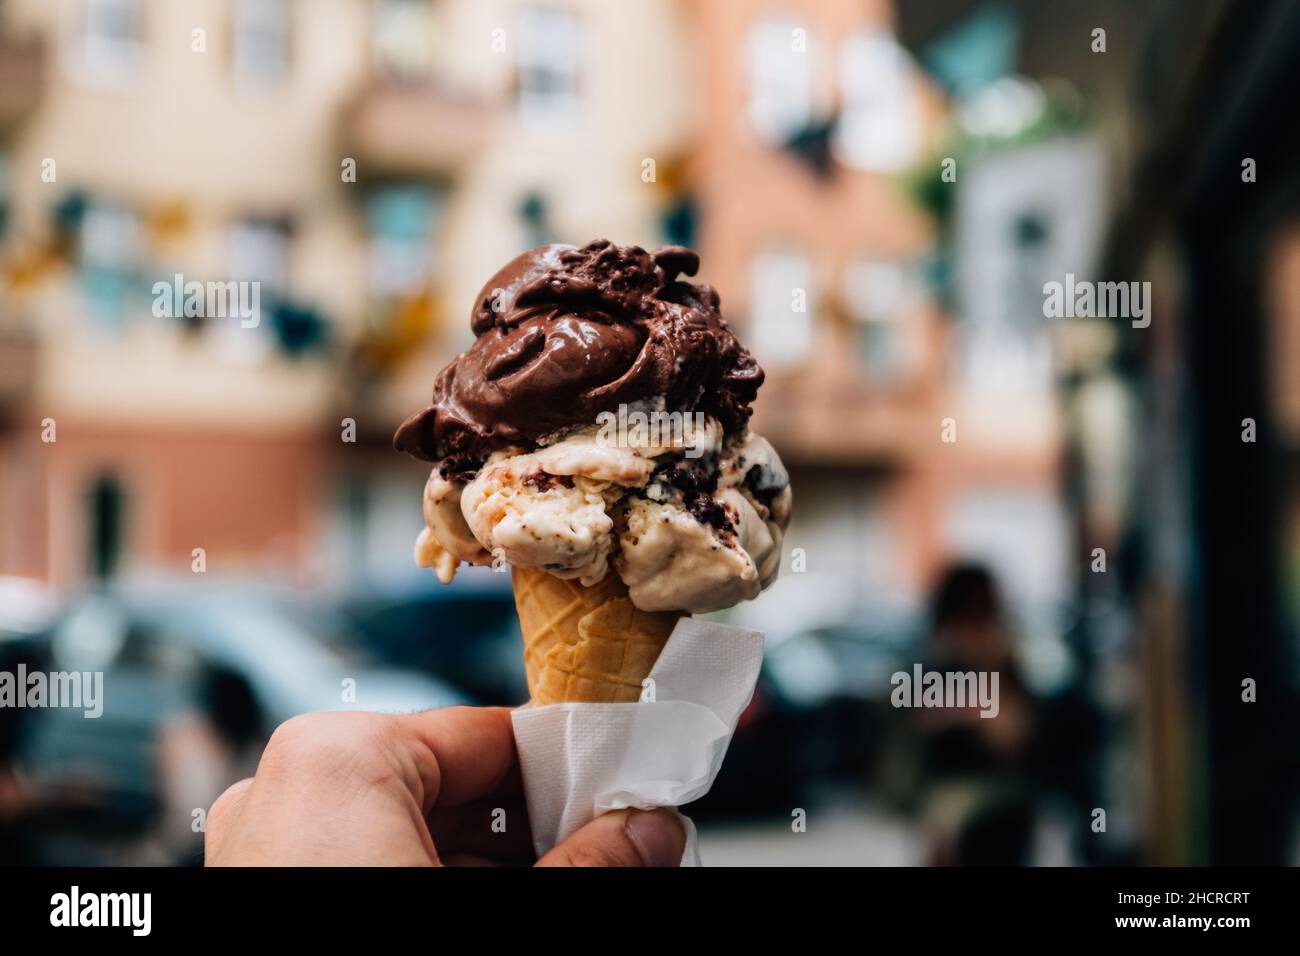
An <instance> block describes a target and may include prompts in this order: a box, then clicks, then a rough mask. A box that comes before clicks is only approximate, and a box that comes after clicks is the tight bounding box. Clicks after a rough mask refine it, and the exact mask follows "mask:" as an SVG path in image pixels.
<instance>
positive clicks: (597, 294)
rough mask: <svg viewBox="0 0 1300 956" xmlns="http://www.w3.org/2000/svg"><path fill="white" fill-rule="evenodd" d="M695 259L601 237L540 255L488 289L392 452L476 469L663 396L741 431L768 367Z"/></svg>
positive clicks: (669, 405)
mask: <svg viewBox="0 0 1300 956" xmlns="http://www.w3.org/2000/svg"><path fill="white" fill-rule="evenodd" d="M698 268H699V257H698V256H697V255H696V254H695V253H694V252H692V251H690V250H689V249H685V248H682V247H680V246H666V247H664V248H661V249H658V250H656V251H655V252H653V253H648V252H646V251H645V250H644V249H641V248H640V247H639V246H616V245H614V244H612V243H611V242H609V241H608V240H606V239H598V240H596V241H594V242H589V243H588V244H587V245H585V246H583V247H581V248H575V247H573V246H565V245H550V246H540V247H538V248H536V249H531V250H529V251H528V252H525V253H524V254H523V255H521V256H519V257H517V258H516V259H514V260H513V261H511V262H510V263H508V264H507V265H506V266H505V267H504V268H503V269H501V271H500V272H498V273H497V274H496V275H495V276H493V277H492V278H491V279H490V280H488V282H487V284H486V285H485V286H484V287H483V289H482V291H481V292H480V293H479V296H478V301H477V302H476V304H475V307H474V311H473V313H472V315H471V317H470V327H471V329H472V330H473V332H474V334H475V336H476V339H475V341H474V344H473V345H472V346H470V348H469V349H468V350H467V351H466V352H464V353H463V354H462V355H460V356H459V357H458V358H456V359H455V360H454V361H453V362H452V363H451V364H450V365H448V366H447V367H446V368H445V369H443V371H442V373H441V374H440V375H439V376H438V378H437V380H436V382H435V384H434V388H433V403H432V404H431V405H429V406H428V407H427V408H425V409H424V410H423V411H420V412H417V413H416V414H414V415H412V416H411V417H410V418H408V419H407V420H406V421H405V422H403V423H402V426H401V427H400V428H399V429H398V430H397V434H396V435H395V436H394V439H393V445H394V446H395V447H396V448H397V449H398V450H399V451H404V452H406V453H407V454H409V455H413V456H415V457H416V458H422V459H424V460H426V461H438V460H441V459H444V458H449V457H450V458H454V459H458V460H461V459H468V460H469V461H470V462H476V461H481V460H482V459H484V458H485V457H486V456H487V455H488V454H490V453H491V452H492V451H495V450H497V449H500V448H503V447H506V446H512V445H514V446H523V447H524V448H533V447H535V446H536V445H537V444H538V443H539V442H542V441H543V440H544V439H550V438H552V437H554V436H557V435H559V434H561V433H563V432H565V431H567V430H569V429H572V428H575V427H580V426H589V425H592V424H593V423H595V422H596V419H597V416H598V415H599V414H600V413H601V412H604V411H616V410H617V408H618V406H619V405H620V404H624V403H626V404H629V405H630V404H632V403H635V402H640V401H653V400H656V399H659V398H662V399H663V401H664V405H663V408H664V409H665V410H666V411H680V412H703V413H704V414H706V415H709V416H711V417H713V418H716V419H717V420H718V421H719V422H720V423H721V424H722V427H723V428H724V429H725V430H726V431H727V432H729V433H730V432H736V431H739V430H741V429H743V428H744V427H745V425H746V424H747V422H748V421H749V415H750V403H751V402H752V401H753V400H754V396H755V394H756V393H757V391H758V387H759V386H760V385H761V384H762V382H763V370H762V369H761V368H759V366H758V364H757V363H756V362H755V361H754V359H753V357H752V356H751V355H750V354H749V352H747V351H746V350H745V348H744V347H743V346H741V344H740V343H739V342H738V341H737V340H736V337H735V336H734V335H733V334H732V332H731V329H730V328H729V327H728V326H727V323H726V320H724V319H723V318H722V316H721V314H720V312H719V307H718V295H717V293H716V292H715V291H714V290H713V289H712V288H711V287H710V286H707V285H702V284H701V285H694V284H692V283H689V282H685V281H679V280H678V276H679V274H682V273H684V274H686V275H688V276H690V275H694V274H695V272H696V270H697V269H698Z"/></svg>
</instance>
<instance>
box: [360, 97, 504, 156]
mask: <svg viewBox="0 0 1300 956" xmlns="http://www.w3.org/2000/svg"><path fill="white" fill-rule="evenodd" d="M487 126H488V113H487V111H486V109H485V108H484V107H483V106H482V105H481V104H479V103H475V102H472V101H470V100H467V99H461V98H458V97H456V96H453V95H450V94H448V93H447V92H445V91H443V90H441V89H440V88H439V87H438V86H437V85H435V84H433V83H418V84H411V83H401V82H397V81H394V80H385V79H379V80H376V81H374V82H373V83H372V84H371V85H370V86H368V87H367V88H366V89H365V90H363V92H362V93H361V94H360V95H359V96H358V97H357V98H356V99H355V100H354V101H353V102H352V104H351V105H350V106H349V107H348V109H347V110H346V111H345V113H344V117H343V142H344V145H345V147H346V148H347V149H348V150H349V154H350V155H352V156H354V157H355V158H356V160H357V162H358V163H359V164H360V165H361V166H362V167H363V168H370V169H374V170H378V171H380V172H383V173H386V174H390V175H411V176H430V175H435V176H436V175H442V174H446V173H450V172H452V171H454V170H456V169H458V168H459V167H461V166H463V165H465V164H466V163H467V162H469V161H470V160H471V159H472V158H473V156H474V155H475V153H476V152H477V150H478V149H479V147H480V146H481V145H482V143H483V141H484V139H485V137H486V135H487Z"/></svg>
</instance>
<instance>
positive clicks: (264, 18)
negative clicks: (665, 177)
mask: <svg viewBox="0 0 1300 956" xmlns="http://www.w3.org/2000/svg"><path fill="white" fill-rule="evenodd" d="M0 18H2V20H0V22H2V23H3V27H4V32H3V34H0V36H3V38H4V39H3V44H4V46H3V52H4V71H5V73H4V75H5V79H6V83H5V89H4V99H3V101H0V156H2V157H3V162H2V163H0V169H2V170H3V171H4V175H3V176H0V183H3V187H2V188H3V194H2V195H3V198H4V212H5V217H4V234H3V249H4V253H5V255H4V262H5V268H6V281H5V283H4V289H3V293H0V309H2V310H3V311H2V313H0V315H2V320H0V321H2V322H3V328H4V343H5V344H4V360H5V368H6V370H7V374H6V387H5V393H4V396H3V401H4V403H5V406H4V410H5V413H6V415H5V425H4V432H3V439H2V441H3V446H2V450H0V455H2V456H3V465H4V467H3V470H2V473H3V475H4V478H3V482H2V484H0V528H2V529H3V531H0V573H15V574H21V575H26V576H33V577H37V578H43V579H47V580H49V581H51V582H53V583H56V584H60V585H67V584H74V583H76V582H79V581H82V580H85V579H87V578H92V577H95V576H104V575H109V574H112V573H117V572H121V571H129V570H133V569H140V568H155V567H163V568H169V569H172V570H175V571H181V572H184V571H185V570H186V569H187V568H189V567H190V566H191V563H192V562H193V561H194V560H195V556H194V549H196V548H202V549H204V556H203V559H204V561H205V562H207V568H208V570H218V569H224V570H226V571H238V572H247V571H250V570H252V571H256V570H258V569H262V568H268V567H269V568H274V569H277V570H280V571H288V572H290V573H310V574H320V573H325V574H327V575H328V574H331V573H332V574H336V575H338V574H344V573H347V572H348V571H349V570H351V569H352V568H353V567H354V566H356V565H358V563H360V564H361V565H365V564H366V563H367V562H371V561H374V562H377V563H379V564H381V565H382V564H385V563H388V564H393V565H397V566H405V565H406V563H407V562H408V559H409V542H410V537H411V534H412V533H413V530H414V529H415V528H417V527H418V525H419V521H420V518H419V510H418V509H419V487H420V483H421V476H420V475H419V474H418V471H419V469H413V468H412V467H411V466H410V464H409V463H403V462H402V461H400V460H399V459H397V456H394V455H392V454H391V452H389V451H387V439H388V436H390V435H391V432H392V429H393V427H394V425H395V423H396V422H397V421H398V420H400V418H401V417H402V416H403V415H405V414H407V413H409V412H410V411H411V410H413V409H415V408H417V407H418V406H419V405H420V404H422V403H424V402H426V401H427V398H428V392H429V388H430V385H431V382H432V377H433V372H434V370H436V368H437V367H438V365H440V364H441V363H442V362H444V361H445V360H446V359H447V358H448V357H449V356H450V355H451V354H454V352H455V351H456V350H458V349H459V348H461V347H463V346H464V345H465V344H466V342H467V339H468V335H469V332H468V323H467V321H466V320H465V318H464V317H465V316H466V315H467V314H468V308H469V303H471V302H472V301H473V297H474V295H475V293H476V292H477V290H478V286H479V284H480V283H481V282H482V281H483V279H484V278H485V277H487V276H489V275H491V274H492V272H493V271H495V269H496V268H497V266H499V265H500V263H501V262H502V261H504V260H505V259H508V258H509V257H511V256H512V255H514V254H515V253H516V252H517V251H519V250H520V249H521V248H524V247H526V246H528V245H531V244H535V243H536V242H540V241H545V240H548V239H551V238H557V237H561V236H562V237H564V238H569V239H579V240H581V239H583V238H586V237H589V236H590V235H595V234H604V233H608V234H610V235H616V236H618V237H619V238H620V239H622V240H624V241H640V242H643V243H647V244H649V243H652V242H654V241H655V240H656V238H657V236H658V229H657V222H658V218H659V215H660V214H659V206H660V205H661V204H662V202H663V198H662V196H661V194H660V189H659V187H656V185H655V183H654V180H653V179H652V180H650V181H649V182H647V181H646V180H644V179H643V177H642V168H643V166H642V158H643V157H654V156H663V157H670V156H671V155H672V154H673V152H674V151H675V150H676V149H678V148H680V147H679V145H678V137H679V136H680V135H681V134H682V132H683V130H682V116H683V115H684V111H685V106H684V102H685V101H684V96H683V91H682V90H681V89H680V84H681V83H682V82H683V71H682V70H681V69H680V68H679V66H680V62H681V58H682V56H683V55H684V51H683V47H682V45H681V44H680V43H679V42H678V41H679V39H680V30H679V29H678V27H677V10H676V9H675V6H674V5H673V4H671V3H668V2H651V0H647V2H641V3H634V4H625V5H622V6H621V7H620V8H619V9H618V10H615V9H613V8H612V7H610V6H609V5H602V4H599V3H595V2H576V3H571V4H565V5H558V6H557V5H553V4H552V5H546V6H535V5H530V4H523V3H515V2H496V3H470V2H438V3H431V2H423V0H325V2H324V3H319V2H318V3H313V4H310V5H309V4H307V3H304V2H301V0H236V2H225V0H205V2H200V3H195V4H184V5H182V4H173V3H166V2H163V0H59V2H55V3H47V2H43V0H10V2H8V3H6V4H4V5H3V7H0ZM10 80H12V82H10ZM158 282H162V283H165V284H167V285H169V286H175V287H177V288H178V289H179V290H181V291H178V292H177V294H175V295H169V294H165V293H164V294H163V295H162V298H166V299H167V300H168V301H167V302H166V303H163V302H161V300H160V295H159V294H156V293H155V291H154V290H155V289H156V288H158V287H157V286H155V283H158ZM187 282H198V283H202V284H204V285H205V286H206V285H207V284H208V283H211V282H220V283H225V282H236V283H249V284H250V287H251V285H252V284H255V285H256V287H257V289H258V290H259V299H260V315H259V316H258V321H257V323H256V325H255V327H250V326H252V322H251V320H249V321H245V320H242V318H241V317H235V316H224V317H217V316H203V315H188V316H187V315H185V314H184V312H185V307H184V297H183V290H184V289H185V285H184V283H187ZM168 311H170V312H171V313H172V314H170V315H167V314H163V315H159V314H158V313H159V312H163V313H167V312H168ZM9 369H13V373H12V375H11V374H9V373H8V370H9ZM403 464H405V465H406V467H405V468H402V465H403ZM399 542H400V543H399Z"/></svg>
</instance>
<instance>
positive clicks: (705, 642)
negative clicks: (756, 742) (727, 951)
mask: <svg viewBox="0 0 1300 956" xmlns="http://www.w3.org/2000/svg"><path fill="white" fill-rule="evenodd" d="M762 662H763V635H762V634H760V633H759V632H758V631H750V630H746V629H744V628H739V627H731V626H728V625H726V624H715V623H713V622H711V621H698V620H695V619H694V618H682V620H680V621H678V622H677V626H676V628H674V629H673V633H672V635H671V636H670V637H669V638H668V643H667V644H665V645H664V649H663V651H662V652H661V653H660V654H659V660H657V661H656V662H655V666H654V667H653V668H652V669H651V671H650V677H651V678H652V679H653V680H654V700H653V701H649V700H644V701H641V702H638V703H635V704H550V705H548V706H546V707H524V708H521V709H519V710H516V711H514V712H513V713H512V715H511V716H512V717H513V719H514V727H515V742H516V744H517V746H518V749H519V763H520V766H521V767H522V769H523V777H524V796H525V799H526V800H527V801H528V818H529V821H530V822H531V824H532V829H533V845H534V846H535V848H536V850H537V855H538V856H541V855H542V854H543V853H546V852H547V851H548V850H550V849H551V848H552V847H553V846H555V845H556V844H557V843H559V842H560V841H561V840H563V839H564V838H565V837H567V836H568V835H569V834H571V833H573V831H574V830H577V829H578V828H579V827H581V826H582V825H583V824H585V823H587V822H589V821H591V820H593V819H595V818H596V817H597V816H599V815H600V814H602V813H604V812H605V811H607V810H621V809H625V808H627V807H635V808H637V809H640V810H648V809H651V808H654V807H677V806H680V805H681V804H683V803H690V802H691V801H692V800H697V799H699V798H700V797H702V796H703V795H704V794H706V793H708V791H709V787H711V786H713V780H714V778H715V777H716V776H717V775H718V769H719V768H720V767H721V766H722V758H723V757H725V756H726V754H727V745H728V744H730V743H731V735H732V734H733V733H734V732H735V730H736V721H737V720H739V719H740V713H741V711H743V710H744V709H745V705H746V704H748V703H749V699H750V697H752V696H753V694H754V684H755V683H756V682H757V681H758V669H759V667H760V665H761V664H762ZM682 821H683V823H684V824H685V826H686V836H687V840H686V852H685V853H684V854H683V856H682V866H698V865H699V863H700V856H699V848H698V846H697V844H696V838H695V825H694V824H693V823H691V821H690V820H689V819H688V818H687V817H684V816H683V817H682Z"/></svg>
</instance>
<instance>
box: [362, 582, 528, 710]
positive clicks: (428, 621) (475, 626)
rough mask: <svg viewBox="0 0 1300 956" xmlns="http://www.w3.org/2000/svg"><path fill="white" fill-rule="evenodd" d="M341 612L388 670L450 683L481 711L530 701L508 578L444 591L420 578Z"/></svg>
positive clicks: (365, 596)
mask: <svg viewBox="0 0 1300 956" xmlns="http://www.w3.org/2000/svg"><path fill="white" fill-rule="evenodd" d="M340 612H341V617H342V619H343V620H344V621H345V622H346V625H347V629H348V631H349V633H351V634H355V635H356V636H357V639H358V640H359V641H360V644H361V646H363V647H364V648H365V650H366V652H367V653H369V654H371V655H373V656H374V657H375V658H376V659H378V660H380V661H383V662H384V663H385V664H387V665H389V666H392V667H403V668H415V669H417V670H419V671H421V672H422V673H425V674H428V675H430V676H433V677H437V678H439V679H441V680H445V681H447V682H449V683H451V684H453V685H455V686H456V687H457V688H458V689H460V690H463V691H464V692H466V693H467V694H469V695H470V696H471V697H472V698H473V699H474V701H475V703H479V704H485V705H507V706H513V705H517V704H520V703H522V702H523V701H525V700H527V699H528V685H527V683H526V682H525V680H524V670H523V657H522V655H523V644H522V640H521V638H520V635H519V619H518V617H517V616H516V614H515V602H514V597H513V595H512V592H511V590H510V586H509V578H508V576H504V575H494V574H491V572H484V573H482V574H479V575H477V576H476V575H474V574H473V573H472V572H468V573H464V572H463V573H462V574H461V575H460V576H459V577H458V578H457V580H456V582H455V584H453V585H451V586H444V585H441V584H439V583H438V582H437V581H436V580H434V579H433V577H432V576H431V575H426V574H421V575H419V576H418V577H411V578H406V579H403V580H401V581H400V582H398V583H397V584H394V585H391V586H389V587H388V588H386V589H369V590H367V591H365V592H364V593H361V594H358V595H356V596H354V597H352V598H350V599H347V600H345V601H344V602H343V603H342V605H341V607H340Z"/></svg>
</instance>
